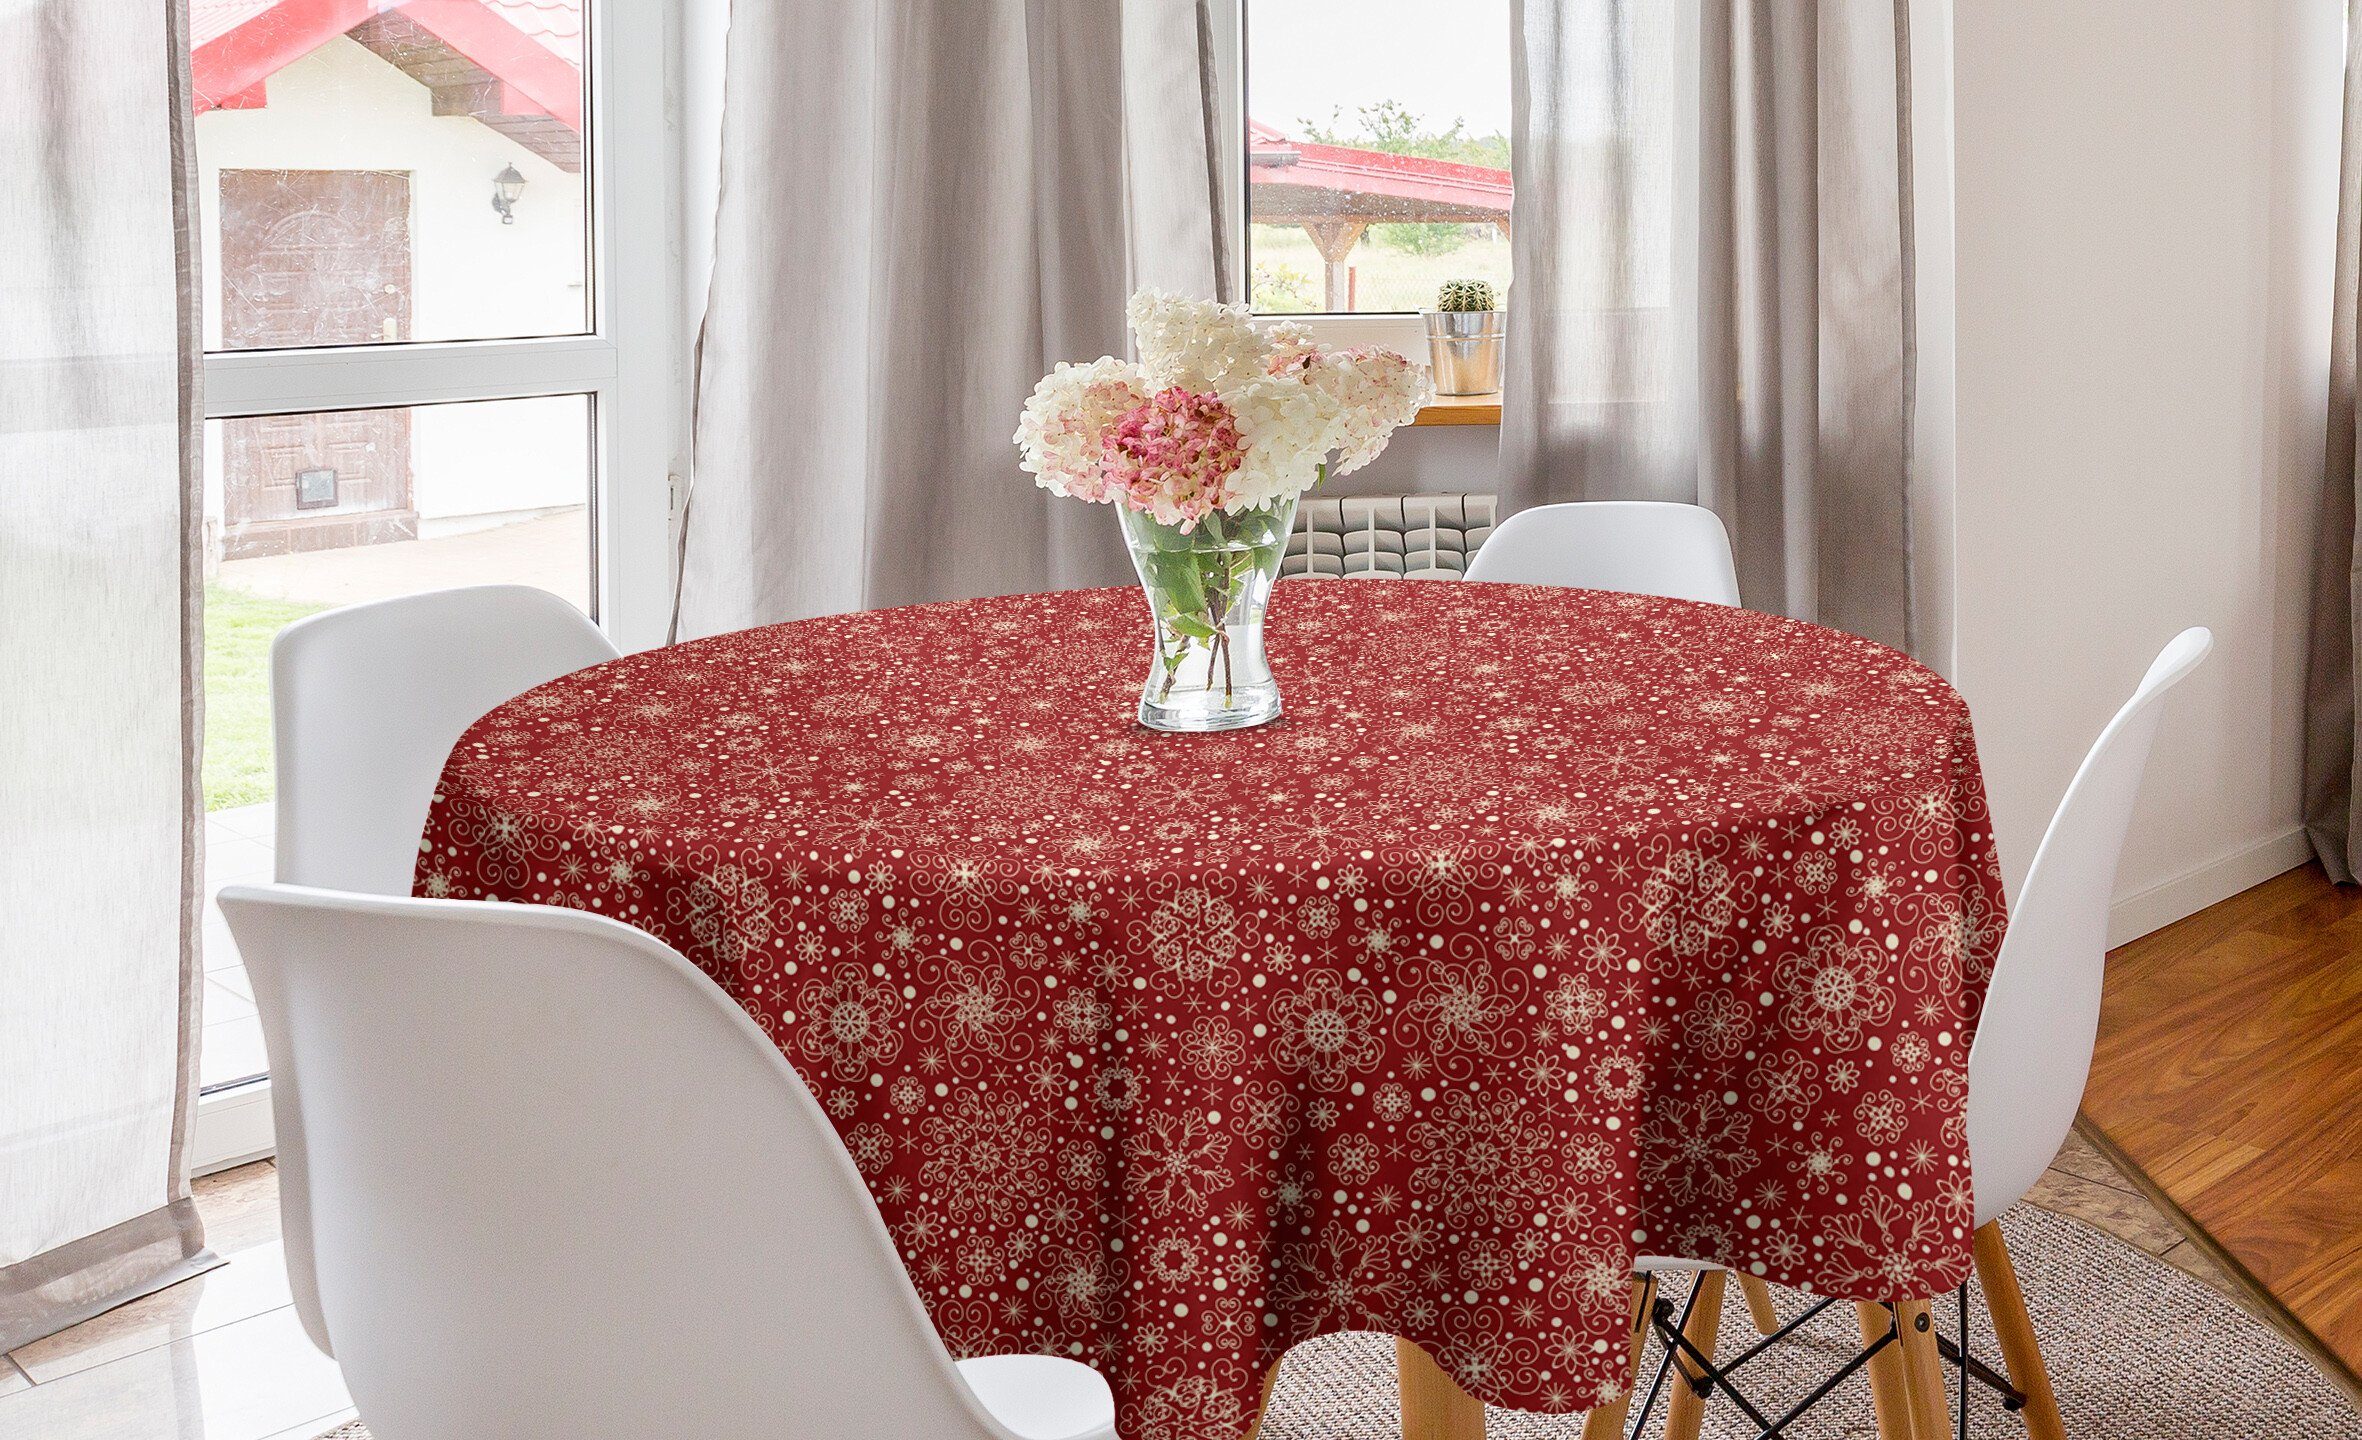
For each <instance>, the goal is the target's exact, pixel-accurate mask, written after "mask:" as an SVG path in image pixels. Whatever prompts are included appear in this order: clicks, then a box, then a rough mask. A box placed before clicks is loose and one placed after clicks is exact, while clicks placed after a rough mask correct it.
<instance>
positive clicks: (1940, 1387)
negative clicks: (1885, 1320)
mask: <svg viewBox="0 0 2362 1440" xmlns="http://www.w3.org/2000/svg"><path fill="white" fill-rule="evenodd" d="M1895 1319H1896V1321H1897V1323H1898V1324H1900V1325H1901V1327H1902V1332H1903V1344H1902V1351H1903V1384H1904V1385H1905V1386H1906V1387H1907V1388H1908V1390H1909V1392H1910V1401H1911V1428H1912V1430H1913V1431H1914V1432H1915V1433H1916V1434H1917V1435H1918V1436H1919V1440H1941V1437H1943V1436H1946V1435H1949V1434H1951V1433H1952V1419H1951V1416H1950V1414H1949V1413H1948V1409H1947V1399H1946V1396H1945V1394H1944V1362H1943V1358H1942V1356H1941V1355H1940V1354H1938V1353H1937V1349H1936V1329H1935V1316H1934V1315H1933V1314H1932V1313H1931V1312H1930V1310H1929V1308H1928V1302H1926V1301H1925V1300H1905V1301H1902V1302H1901V1303H1899V1304H1897V1305H1896V1306H1895Z"/></svg>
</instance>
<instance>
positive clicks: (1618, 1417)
mask: <svg viewBox="0 0 2362 1440" xmlns="http://www.w3.org/2000/svg"><path fill="white" fill-rule="evenodd" d="M1656 1298H1657V1277H1656V1276H1654V1275H1635V1276H1633V1277H1632V1367H1631V1371H1630V1373H1629V1374H1627V1375H1626V1376H1625V1378H1624V1393H1623V1394H1622V1395H1620V1396H1618V1397H1617V1398H1616V1399H1615V1400H1613V1401H1611V1402H1609V1403H1608V1404H1605V1405H1598V1406H1594V1407H1592V1410H1591V1413H1590V1414H1588V1415H1586V1416H1584V1417H1583V1440H1624V1421H1625V1420H1626V1418H1627V1417H1628V1416H1629V1415H1630V1414H1631V1411H1632V1392H1633V1391H1635V1390H1637V1389H1639V1388H1640V1366H1641V1362H1642V1361H1643V1360H1645V1359H1647V1358H1648V1312H1649V1306H1651V1305H1653V1304H1655V1303H1656Z"/></svg>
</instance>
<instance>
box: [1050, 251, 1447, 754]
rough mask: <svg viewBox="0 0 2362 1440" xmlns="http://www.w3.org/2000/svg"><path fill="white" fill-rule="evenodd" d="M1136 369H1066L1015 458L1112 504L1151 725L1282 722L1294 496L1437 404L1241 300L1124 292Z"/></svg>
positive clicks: (1413, 381)
mask: <svg viewBox="0 0 2362 1440" xmlns="http://www.w3.org/2000/svg"><path fill="white" fill-rule="evenodd" d="M1130 319H1131V324H1132V335H1133V338H1134V340H1135V342H1136V343H1137V345H1138V348H1139V352H1140V359H1139V361H1138V362H1137V363H1134V362H1132V361H1127V360H1117V359H1115V358H1113V357H1102V358H1101V359H1098V360H1094V361H1091V362H1090V363H1089V364H1086V365H1075V364H1060V365H1059V366H1058V368H1057V369H1055V370H1053V371H1051V372H1050V374H1049V375H1047V376H1045V377H1044V378H1043V380H1042V382H1041V383H1040V384H1039V385H1036V386H1035V387H1034V390H1033V396H1032V398H1031V399H1029V400H1027V401H1026V402H1025V414H1024V417H1023V419H1022V420H1020V421H1019V423H1018V426H1017V436H1016V439H1017V447H1018V449H1019V450H1020V451H1021V452H1022V453H1023V456H1024V459H1023V462H1022V463H1023V466H1024V468H1025V469H1026V470H1028V471H1030V472H1031V473H1032V474H1033V476H1034V477H1035V479H1036V480H1037V481H1038V482H1039V483H1040V485H1041V486H1042V488H1043V489H1045V490H1049V491H1051V492H1053V493H1054V494H1059V495H1067V496H1072V497H1073V498H1075V499H1077V500H1095V501H1106V502H1109V503H1112V504H1113V505H1115V506H1116V508H1117V512H1118V514H1119V515H1120V516H1121V518H1122V520H1123V526H1124V540H1125V543H1126V544H1127V545H1128V546H1129V547H1130V549H1131V552H1132V564H1133V566H1134V568H1135V569H1137V570H1138V571H1139V572H1140V583H1141V585H1142V587H1143V588H1145V589H1146V590H1147V592H1148V607H1149V611H1150V613H1151V614H1152V615H1153V617H1154V619H1155V626H1156V629H1155V643H1156V654H1155V657H1154V661H1153V663H1152V665H1151V667H1150V670H1149V675H1148V681H1147V684H1146V685H1145V686H1144V687H1143V688H1142V690H1141V695H1140V720H1141V723H1142V724H1145V725H1148V726H1151V727H1153V728H1155V729H1158V730H1235V729H1239V728H1242V727H1244V726H1248V725H1260V724H1262V723H1264V722H1265V721H1267V720H1271V719H1274V718H1276V717H1277V716H1278V715H1279V709H1280V703H1279V686H1278V684H1277V683H1276V682H1275V681H1274V680H1273V679H1272V677H1271V667H1270V665H1269V664H1268V663H1267V662H1266V661H1265V659H1264V655H1263V614H1264V608H1265V606H1266V605H1267V604H1268V603H1269V600H1270V596H1271V586H1272V582H1273V581H1274V580H1276V579H1277V578H1278V576H1279V566H1280V561H1281V559H1282V558H1283V557H1284V556H1285V554H1286V553H1287V542H1288V531H1289V530H1290V529H1291V528H1292V527H1293V525H1294V523H1295V516H1296V500H1297V497H1298V496H1300V495H1302V494H1303V493H1304V492H1305V491H1307V490H1309V489H1311V488H1312V487H1313V486H1314V485H1317V484H1319V483H1320V482H1321V480H1323V479H1324V478H1326V477H1327V476H1328V475H1330V474H1331V473H1335V474H1339V475H1344V474H1349V473H1351V472H1352V471H1355V470H1358V469H1360V468H1361V467H1362V466H1364V465H1367V464H1369V463H1370V461H1372V460H1374V459H1376V458H1377V456H1378V453H1379V452H1380V451H1382V450H1384V449H1385V448H1386V440H1387V437H1388V436H1390V435H1391V434H1392V433H1393V432H1394V428H1395V427H1396V426H1398V425H1401V424H1403V423H1404V422H1406V421H1408V420H1410V419H1411V418H1412V417H1413V416H1414V415H1416V414H1417V413H1418V411H1419V407H1420V406H1421V405H1422V404H1424V403H1425V402H1426V399H1427V375H1426V372H1425V371H1424V370H1423V369H1421V368H1420V367H1418V366H1416V365H1413V364H1412V363H1411V362H1410V361H1408V360H1406V359H1404V358H1403V357H1402V356H1400V355H1397V354H1395V353H1394V352H1393V351H1391V350H1375V349H1360V350H1322V349H1321V348H1320V347H1319V346H1318V345H1316V344H1314V343H1313V340H1312V335H1311V332H1310V331H1309V330H1307V329H1306V328H1305V327H1304V326H1302V325H1300V324H1296V323H1293V322H1289V321H1281V322H1278V323H1276V324H1273V325H1270V326H1268V327H1265V328H1263V329H1260V330H1258V329H1257V328H1256V327H1255V326H1254V325H1253V324H1252V323H1250V321H1249V318H1248V312H1247V308H1246V307H1245V306H1243V305H1218V304H1215V303H1213V302H1211V301H1200V300H1184V299H1181V298H1180V297H1178V296H1173V295H1166V294H1162V293H1160V292H1157V291H1154V290H1143V291H1141V292H1140V293H1139V294H1137V295H1134V296H1133V297H1132V303H1131V308H1130Z"/></svg>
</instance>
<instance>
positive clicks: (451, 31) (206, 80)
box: [189, 0, 582, 134]
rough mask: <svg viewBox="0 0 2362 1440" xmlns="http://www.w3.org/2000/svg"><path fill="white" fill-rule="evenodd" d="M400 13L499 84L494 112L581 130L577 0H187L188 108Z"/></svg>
mask: <svg viewBox="0 0 2362 1440" xmlns="http://www.w3.org/2000/svg"><path fill="white" fill-rule="evenodd" d="M380 17H388V18H391V17H399V19H400V20H402V21H404V22H407V24H408V25H410V26H415V27H416V28H417V29H418V30H419V31H422V32H424V33H425V34H426V35H428V36H430V37H432V38H433V39H434V40H436V41H439V42H440V43H441V44H442V45H444V46H447V47H448V48H449V49H450V50H452V51H454V52H456V53H457V54H458V55H460V56H461V57H463V58H465V59H466V60H467V61H469V62H471V63H472V64H473V65H475V66H476V67H479V68H480V69H482V70H483V71H484V72H485V73H486V74H487V75H489V76H491V77H492V78H493V79H495V80H497V81H499V82H500V83H501V85H502V87H504V90H505V94H504V96H503V102H504V103H503V105H502V107H501V109H502V111H503V112H504V113H507V114H543V115H548V116H550V117H552V118H554V119H556V120H558V121H560V122H562V123H563V124H565V125H566V126H567V128H569V129H571V130H573V131H575V132H576V133H577V134H579V133H581V130H582V0H190V4H189V46H190V51H191V54H190V61H191V68H192V71H193V73H194V77H195V88H196V108H197V110H198V111H199V112H200V113H202V112H203V111H206V110H210V109H213V108H215V107H216V106H236V105H251V104H255V103H258V102H259V97H258V96H256V95H255V94H254V87H256V86H257V85H260V84H261V83H262V82H263V81H264V80H266V79H268V78H269V77H271V76H272V75H274V74H277V73H278V72H279V71H280V70H283V69H285V68H286V67H287V66H289V65H291V64H293V63H294V62H296V61H297V60H300V59H302V58H303V57H304V56H306V55H309V54H311V53H312V52H313V51H314V50H317V49H318V48H320V46H322V45H324V44H326V43H328V41H330V40H332V39H334V38H336V37H337V36H339V35H342V34H344V33H345V32H347V31H349V30H352V29H355V28H356V27H359V26H363V25H366V24H368V23H369V22H371V21H374V20H379V19H380Z"/></svg>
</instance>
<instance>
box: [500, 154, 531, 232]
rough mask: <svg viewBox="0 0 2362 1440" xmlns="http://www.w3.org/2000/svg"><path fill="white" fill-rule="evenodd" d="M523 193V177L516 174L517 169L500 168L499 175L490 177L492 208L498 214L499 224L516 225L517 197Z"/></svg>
mask: <svg viewBox="0 0 2362 1440" xmlns="http://www.w3.org/2000/svg"><path fill="white" fill-rule="evenodd" d="M524 193H525V177H524V176H522V175H519V174H518V173H517V167H516V166H514V165H503V166H501V167H500V173H499V174H498V175H495V176H493V177H492V208H493V209H495V210H498V211H499V212H500V223H501V224H503V225H514V224H516V223H517V215H516V209H517V197H518V196H519V195H522V194H524Z"/></svg>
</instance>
